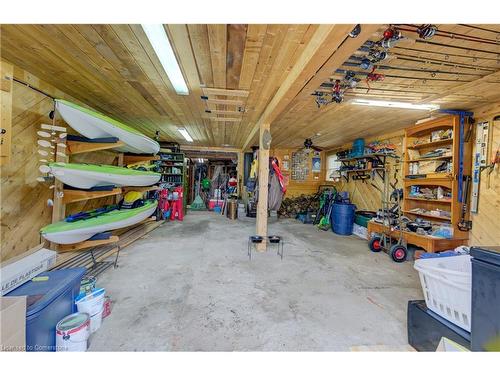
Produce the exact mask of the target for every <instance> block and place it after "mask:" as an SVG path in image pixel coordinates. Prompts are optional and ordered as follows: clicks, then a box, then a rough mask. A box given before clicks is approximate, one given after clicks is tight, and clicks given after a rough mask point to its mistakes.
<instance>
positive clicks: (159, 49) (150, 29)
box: [141, 24, 189, 95]
mask: <svg viewBox="0 0 500 375" xmlns="http://www.w3.org/2000/svg"><path fill="white" fill-rule="evenodd" d="M141 26H142V29H143V30H144V32H145V33H146V36H147V37H148V39H149V42H150V43H151V46H152V47H153V49H154V51H155V53H156V56H158V59H159V60H160V63H161V65H162V66H163V69H164V70H165V73H167V76H168V79H169V80H170V82H171V83H172V86H174V90H175V92H176V93H177V94H179V95H189V89H188V87H187V84H186V81H185V80H184V76H183V75H182V71H181V68H180V66H179V63H178V61H177V58H176V57H175V53H174V50H173V49H172V45H171V44H170V40H169V39H168V36H167V33H166V32H165V28H164V27H163V25H162V24H154V25H149V24H148V25H141Z"/></svg>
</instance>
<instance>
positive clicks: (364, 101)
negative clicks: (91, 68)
mask: <svg viewBox="0 0 500 375" xmlns="http://www.w3.org/2000/svg"><path fill="white" fill-rule="evenodd" d="M351 103H352V104H356V105H366V106H373V107H386V108H403V109H419V110H426V111H434V110H437V109H439V105H437V104H413V103H406V102H393V101H387V100H369V99H353V100H352V101H351Z"/></svg>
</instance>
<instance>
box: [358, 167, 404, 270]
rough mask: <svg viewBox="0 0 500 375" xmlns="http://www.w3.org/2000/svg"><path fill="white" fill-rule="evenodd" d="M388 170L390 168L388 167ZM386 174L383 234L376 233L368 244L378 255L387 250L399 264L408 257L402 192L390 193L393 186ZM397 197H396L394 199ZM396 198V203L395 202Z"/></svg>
mask: <svg viewBox="0 0 500 375" xmlns="http://www.w3.org/2000/svg"><path fill="white" fill-rule="evenodd" d="M386 168H387V169H388V167H387V166H386ZM387 172H388V171H386V173H384V190H383V191H382V220H383V224H382V225H381V226H380V227H381V228H382V231H381V232H376V233H374V234H373V236H372V237H371V239H370V241H369V242H368V247H369V248H370V250H371V251H373V252H375V253H378V252H380V251H382V250H385V251H386V252H387V253H388V254H389V256H390V257H391V259H392V260H393V261H395V262H397V263H401V262H404V261H405V260H406V257H407V255H408V244H407V242H406V239H405V238H404V236H403V231H402V230H401V228H402V224H403V219H402V214H401V192H400V191H399V189H396V190H394V191H393V192H392V193H391V192H390V189H391V186H390V183H389V173H387ZM394 196H395V197H394ZM393 198H394V201H393ZM395 210H396V211H395ZM392 215H394V216H395V217H396V220H397V227H398V228H399V229H400V230H399V231H397V232H398V233H399V234H396V231H394V229H393V225H392V224H394V222H393V218H392Z"/></svg>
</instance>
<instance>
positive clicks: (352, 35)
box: [347, 24, 361, 38]
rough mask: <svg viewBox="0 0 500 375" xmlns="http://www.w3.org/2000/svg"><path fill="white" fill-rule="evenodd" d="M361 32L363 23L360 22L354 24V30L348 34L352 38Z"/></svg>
mask: <svg viewBox="0 0 500 375" xmlns="http://www.w3.org/2000/svg"><path fill="white" fill-rule="evenodd" d="M360 32H361V25H359V24H358V25H356V26H354V29H352V31H351V32H350V33H349V34H347V35H349V37H350V38H356V37H357V36H358V35H359V33H360Z"/></svg>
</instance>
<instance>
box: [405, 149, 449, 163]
mask: <svg viewBox="0 0 500 375" xmlns="http://www.w3.org/2000/svg"><path fill="white" fill-rule="evenodd" d="M409 148H410V147H409ZM445 159H453V156H436V157H435V158H418V159H413V160H404V162H405V163H415V162H418V161H426V160H445Z"/></svg>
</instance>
